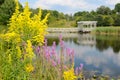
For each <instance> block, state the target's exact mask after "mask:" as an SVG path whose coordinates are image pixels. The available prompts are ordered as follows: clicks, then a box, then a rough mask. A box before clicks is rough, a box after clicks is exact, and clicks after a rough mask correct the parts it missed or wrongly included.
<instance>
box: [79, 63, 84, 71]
mask: <svg viewBox="0 0 120 80" xmlns="http://www.w3.org/2000/svg"><path fill="white" fill-rule="evenodd" d="M82 69H83V64H82V63H81V64H80V67H79V70H80V71H81V70H82Z"/></svg>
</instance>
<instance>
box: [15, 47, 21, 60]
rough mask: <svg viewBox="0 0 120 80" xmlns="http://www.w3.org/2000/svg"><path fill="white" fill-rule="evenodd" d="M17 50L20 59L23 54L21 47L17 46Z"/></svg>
mask: <svg viewBox="0 0 120 80" xmlns="http://www.w3.org/2000/svg"><path fill="white" fill-rule="evenodd" d="M16 49H17V57H18V58H19V59H20V58H22V52H21V50H20V47H19V46H17V47H16Z"/></svg>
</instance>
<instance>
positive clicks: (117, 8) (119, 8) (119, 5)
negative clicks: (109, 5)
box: [115, 3, 120, 13]
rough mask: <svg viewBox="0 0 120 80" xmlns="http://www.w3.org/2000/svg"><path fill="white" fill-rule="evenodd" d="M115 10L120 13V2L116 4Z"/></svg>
mask: <svg viewBox="0 0 120 80" xmlns="http://www.w3.org/2000/svg"><path fill="white" fill-rule="evenodd" d="M115 11H116V12H118V13H120V3H117V4H116V5H115Z"/></svg>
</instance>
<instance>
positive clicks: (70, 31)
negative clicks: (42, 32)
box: [47, 28, 79, 33]
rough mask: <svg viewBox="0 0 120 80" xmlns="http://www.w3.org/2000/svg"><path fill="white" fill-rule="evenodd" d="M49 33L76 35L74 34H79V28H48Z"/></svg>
mask: <svg viewBox="0 0 120 80" xmlns="http://www.w3.org/2000/svg"><path fill="white" fill-rule="evenodd" d="M47 31H48V32H50V33H51V32H54V33H64V32H66V33H74V32H79V29H78V28H48V29H47Z"/></svg>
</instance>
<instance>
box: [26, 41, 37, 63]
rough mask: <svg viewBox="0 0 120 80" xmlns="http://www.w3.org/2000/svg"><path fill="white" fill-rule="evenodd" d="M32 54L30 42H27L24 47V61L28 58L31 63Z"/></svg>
mask: <svg viewBox="0 0 120 80" xmlns="http://www.w3.org/2000/svg"><path fill="white" fill-rule="evenodd" d="M34 56H35V55H34V53H33V49H32V43H31V41H30V40H27V47H26V54H25V56H24V57H25V59H26V58H29V59H30V61H32V59H33V57H34Z"/></svg>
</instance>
